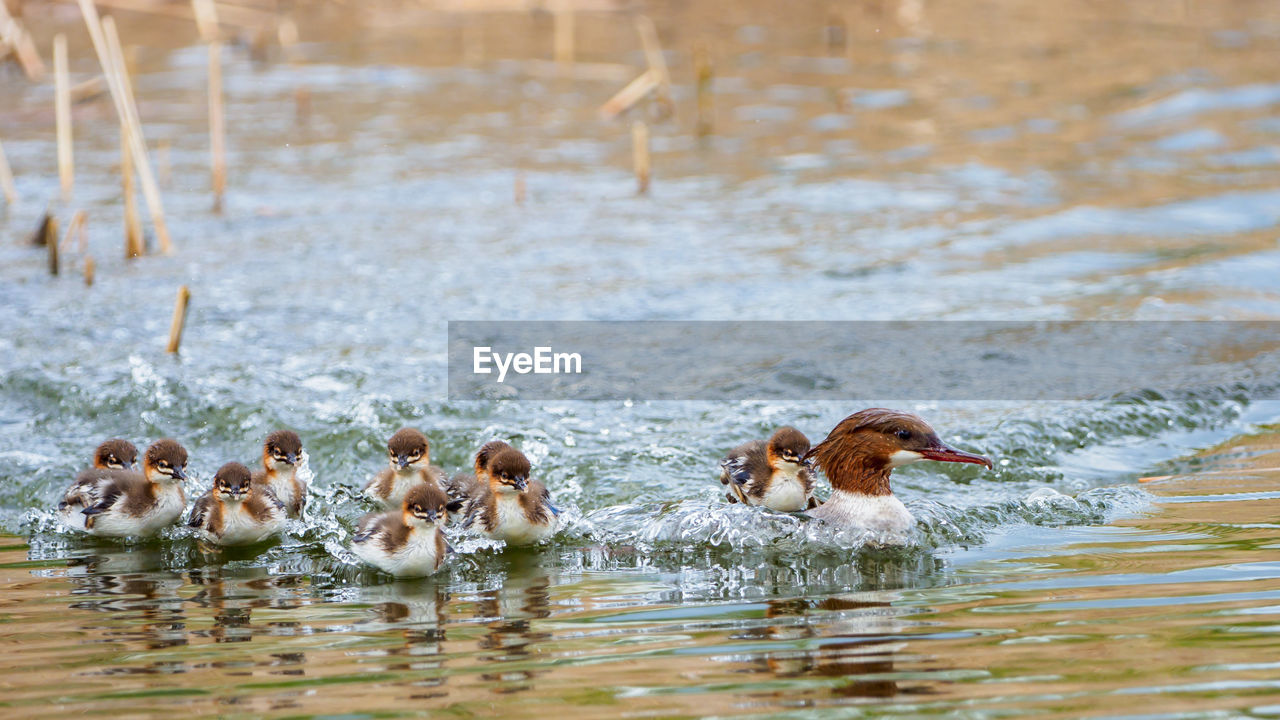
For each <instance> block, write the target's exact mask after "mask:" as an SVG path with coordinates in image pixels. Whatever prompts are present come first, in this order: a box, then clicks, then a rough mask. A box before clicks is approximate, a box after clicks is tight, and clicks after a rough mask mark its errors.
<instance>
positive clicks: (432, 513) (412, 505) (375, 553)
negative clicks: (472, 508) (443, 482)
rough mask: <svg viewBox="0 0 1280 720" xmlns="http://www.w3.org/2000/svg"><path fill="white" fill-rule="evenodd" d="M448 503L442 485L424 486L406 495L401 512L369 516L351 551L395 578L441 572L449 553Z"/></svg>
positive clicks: (453, 506) (359, 527) (362, 522)
mask: <svg viewBox="0 0 1280 720" xmlns="http://www.w3.org/2000/svg"><path fill="white" fill-rule="evenodd" d="M461 504H462V503H461V502H460V501H457V500H454V501H451V500H449V496H448V495H446V494H445V492H444V491H443V490H441V489H440V488H439V486H436V485H431V484H428V483H422V484H420V485H415V486H414V487H412V488H410V489H409V491H408V492H406V493H405V496H404V501H403V502H402V504H401V507H400V509H398V510H389V511H387V512H384V513H370V514H369V515H366V516H364V517H363V518H361V519H360V522H359V523H358V524H357V526H356V535H355V539H354V540H353V542H352V543H351V551H352V552H353V553H355V554H356V556H358V557H359V558H360V559H361V560H363V561H365V562H366V563H369V564H370V565H372V566H374V567H376V568H378V569H379V570H381V571H383V572H385V573H389V574H391V575H395V576H396V577H422V576H424V575H430V574H432V573H434V572H435V571H437V570H439V569H440V566H441V565H443V564H444V560H445V557H446V556H447V555H448V554H449V552H450V548H449V543H447V542H445V539H444V530H443V529H442V528H443V527H444V525H445V523H446V522H447V519H448V515H449V512H450V510H451V509H452V510H457V509H458V508H459V507H460V506H461Z"/></svg>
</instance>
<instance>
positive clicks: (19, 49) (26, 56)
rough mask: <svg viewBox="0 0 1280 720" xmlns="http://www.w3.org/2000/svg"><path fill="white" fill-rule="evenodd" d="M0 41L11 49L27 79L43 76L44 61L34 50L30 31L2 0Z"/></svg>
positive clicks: (38, 78) (37, 79)
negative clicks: (11, 13) (10, 12)
mask: <svg viewBox="0 0 1280 720" xmlns="http://www.w3.org/2000/svg"><path fill="white" fill-rule="evenodd" d="M0 42H3V43H5V44H7V45H8V46H9V47H10V48H11V49H12V50H13V53H14V55H15V56H16V57H17V58H18V64H19V65H21V66H22V72H24V73H26V75H27V79H28V80H30V81H32V82H38V81H39V80H40V78H42V77H44V63H43V62H41V61H40V53H39V52H37V51H36V44H35V41H34V40H32V39H31V33H29V32H27V29H26V28H24V27H23V26H22V23H20V22H18V21H17V20H16V19H15V18H14V17H13V16H12V15H10V14H9V8H8V6H6V5H5V3H4V2H3V1H2V0H0Z"/></svg>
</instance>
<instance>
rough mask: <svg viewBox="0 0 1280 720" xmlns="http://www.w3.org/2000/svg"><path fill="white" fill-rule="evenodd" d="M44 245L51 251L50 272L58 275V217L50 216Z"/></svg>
mask: <svg viewBox="0 0 1280 720" xmlns="http://www.w3.org/2000/svg"><path fill="white" fill-rule="evenodd" d="M44 246H45V248H47V249H48V251H49V274H50V275H53V276H55V277H57V275H58V218H56V217H53V216H49V220H48V222H46V223H45V224H44Z"/></svg>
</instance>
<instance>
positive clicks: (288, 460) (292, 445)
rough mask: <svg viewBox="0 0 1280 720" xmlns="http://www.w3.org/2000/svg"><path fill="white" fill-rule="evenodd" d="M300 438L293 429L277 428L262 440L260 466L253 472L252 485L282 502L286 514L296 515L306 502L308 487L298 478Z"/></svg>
mask: <svg viewBox="0 0 1280 720" xmlns="http://www.w3.org/2000/svg"><path fill="white" fill-rule="evenodd" d="M301 460H302V438H300V437H298V434H297V433H295V432H294V431H292V430H276V431H275V432H273V433H271V434H269V435H267V439H266V441H265V442H263V443H262V469H261V470H255V471H254V472H253V484H254V485H257V486H258V487H259V488H261V489H263V490H266V491H268V492H270V493H271V494H272V495H275V496H276V499H277V500H279V501H280V503H281V504H282V505H284V509H285V511H286V512H287V513H288V514H289V517H298V516H299V515H301V514H302V508H303V506H304V505H306V503H307V486H306V484H305V483H303V482H302V481H301V480H299V479H298V463H299V462H301Z"/></svg>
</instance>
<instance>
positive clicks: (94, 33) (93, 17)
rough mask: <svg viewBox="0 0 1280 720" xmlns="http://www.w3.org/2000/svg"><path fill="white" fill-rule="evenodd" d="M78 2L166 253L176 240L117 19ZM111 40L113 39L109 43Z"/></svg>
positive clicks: (90, 4)
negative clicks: (168, 221)
mask: <svg viewBox="0 0 1280 720" xmlns="http://www.w3.org/2000/svg"><path fill="white" fill-rule="evenodd" d="M79 3H80V12H81V14H82V15H84V22H85V25H86V26H87V28H88V30H89V39H90V40H92V41H93V49H94V52H96V53H97V55H98V62H99V64H101V65H102V71H103V74H104V75H105V76H106V78H107V87H109V88H110V90H111V100H112V102H113V103H114V104H115V108H116V115H117V116H119V118H120V122H121V124H123V125H125V126H127V127H128V128H129V132H128V134H127V137H128V143H129V150H130V152H131V153H132V154H133V160H134V164H135V165H136V166H137V169H138V175H139V177H140V178H141V180H142V192H143V195H144V197H145V198H146V201H147V210H148V211H149V212H150V213H151V222H152V224H153V225H155V229H156V237H157V238H159V240H160V249H161V250H162V251H164V252H166V253H167V252H171V251H172V249H173V244H172V242H170V240H169V228H168V225H166V224H165V220H164V206H163V205H162V204H161V202H160V191H159V189H158V188H157V187H156V180H155V176H154V175H152V173H151V164H150V162H149V161H148V160H147V145H146V141H145V140H144V139H143V137H142V125H141V123H139V122H138V119H137V118H138V109H137V107H136V106H135V105H134V101H133V89H132V88H131V87H130V86H129V82H128V77H127V76H125V74H124V55H123V53H121V52H120V47H119V46H120V38H119V36H118V35H117V34H116V32H115V23H114V22H112V20H111V18H107V19H106V20H105V21H102V20H100V19H99V18H98V10H97V8H95V7H94V4H93V0H79ZM110 41H114V42H112V44H111V45H109V44H108V43H109V42H110Z"/></svg>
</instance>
